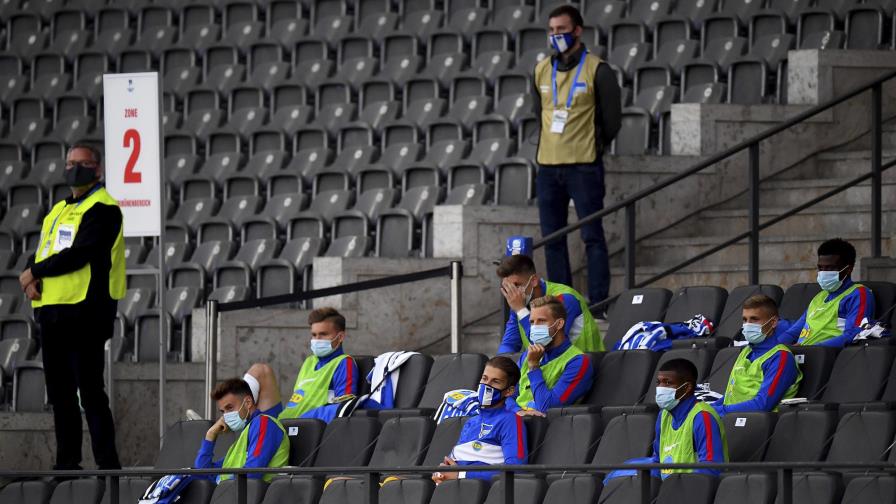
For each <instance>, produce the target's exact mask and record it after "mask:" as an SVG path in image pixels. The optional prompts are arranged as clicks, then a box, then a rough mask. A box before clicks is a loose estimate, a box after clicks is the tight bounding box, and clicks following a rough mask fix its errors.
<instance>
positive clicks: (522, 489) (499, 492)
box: [485, 478, 547, 504]
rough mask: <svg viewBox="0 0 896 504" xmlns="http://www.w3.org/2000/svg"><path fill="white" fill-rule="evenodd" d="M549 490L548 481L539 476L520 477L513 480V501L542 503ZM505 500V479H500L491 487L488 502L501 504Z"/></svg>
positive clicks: (486, 501) (486, 499)
mask: <svg viewBox="0 0 896 504" xmlns="http://www.w3.org/2000/svg"><path fill="white" fill-rule="evenodd" d="M546 491H547V483H545V481H544V480H542V479H538V478H532V479H524V478H518V479H515V480H514V482H513V502H515V503H516V502H518V503H520V504H541V502H542V499H543V498H544V495H545V492H546ZM503 502H504V481H503V480H498V481H497V482H495V483H494V484H493V485H492V487H491V488H490V489H489V492H488V497H486V498H485V503H486V504H501V503H503Z"/></svg>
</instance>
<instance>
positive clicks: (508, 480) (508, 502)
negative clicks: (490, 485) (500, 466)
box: [501, 471, 515, 504]
mask: <svg viewBox="0 0 896 504" xmlns="http://www.w3.org/2000/svg"><path fill="white" fill-rule="evenodd" d="M501 476H502V479H503V480H504V503H503V504H513V500H514V497H515V495H513V486H514V485H513V471H504V472H502V473H501Z"/></svg>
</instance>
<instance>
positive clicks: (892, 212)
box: [657, 206, 896, 238]
mask: <svg viewBox="0 0 896 504" xmlns="http://www.w3.org/2000/svg"><path fill="white" fill-rule="evenodd" d="M789 210H790V208H760V210H759V216H760V217H759V222H760V223H762V222H766V221H768V220H770V219H772V218H774V217H777V216H779V215H782V214H783V213H785V212H787V211H789ZM882 218H883V229H884V230H885V231H886V230H896V208H892V207H889V208H888V207H884V211H883V217H882ZM749 220H750V214H749V210H747V209H726V210H707V211H705V212H701V213H700V214H699V215H697V216H695V217H692V218H690V219H688V220H687V221H686V222H685V223H682V224H681V225H679V226H676V227H675V228H673V229H670V230H667V231H664V232H663V233H661V234H659V235H658V236H657V237H659V238H672V237H691V236H721V237H727V236H732V235H733V234H735V233H738V232H744V231H747V229H748V227H749V225H750V222H749ZM806 230H812V232H813V233H816V234H822V233H827V234H829V235H831V236H833V235H834V234H837V233H842V231H843V230H849V231H854V232H856V233H870V230H871V213H870V212H869V208H868V207H867V206H865V207H858V206H849V207H811V208H807V209H806V210H803V211H802V212H800V213H798V214H796V215H793V216H791V217H788V218H787V219H785V220H783V221H781V222H779V223H777V224H775V225H773V226H771V227H769V228H766V229H765V230H763V231H762V233H761V235H762V236H798V235H800V234H802V233H805V232H806Z"/></svg>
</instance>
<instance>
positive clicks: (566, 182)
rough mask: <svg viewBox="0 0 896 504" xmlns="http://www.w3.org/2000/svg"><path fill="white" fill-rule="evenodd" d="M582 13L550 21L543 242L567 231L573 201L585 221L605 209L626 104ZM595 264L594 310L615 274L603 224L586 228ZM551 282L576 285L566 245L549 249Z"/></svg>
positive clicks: (541, 182) (542, 74)
mask: <svg viewBox="0 0 896 504" xmlns="http://www.w3.org/2000/svg"><path fill="white" fill-rule="evenodd" d="M583 24H584V21H583V20H582V14H581V13H579V11H578V9H576V8H575V7H573V6H571V5H561V6H559V7H557V8H556V9H554V10H553V11H551V13H550V14H549V16H548V34H549V42H550V44H551V46H552V47H553V48H554V50H555V51H556V53H555V54H554V55H553V56H551V57H550V58H545V59H543V60H542V61H540V62H539V63H538V64H537V65H535V69H534V84H535V88H534V90H533V91H534V98H535V115H536V116H537V117H540V118H541V121H540V123H539V124H540V128H541V133H540V135H539V140H538V154H537V156H536V157H537V161H538V175H537V176H536V180H535V189H536V196H537V198H538V214H539V218H540V220H541V235H542V236H547V235H549V234H551V233H553V232H554V231H557V230H558V229H560V228H563V227H565V226H566V225H567V216H568V215H569V200H570V198H571V199H572V201H573V203H574V204H575V208H576V214H577V215H578V217H579V219H581V218H583V217H585V216H587V215H590V214H593V213H595V212H597V211H599V210H601V209H602V208H603V205H604V203H603V200H604V165H603V159H602V156H603V153H604V151H605V150H606V148H607V147H608V146H609V145H610V143H611V142H612V141H613V138H615V137H616V133H618V132H619V128H620V125H621V121H622V119H621V118H622V112H621V111H622V104H621V98H620V91H619V84H618V82H617V81H616V74H615V73H614V72H613V69H612V68H610V65H608V64H606V63H605V62H603V61H602V60H601V59H600V58H599V57H598V56H597V55H595V54H592V53H590V52H589V51H588V48H587V47H585V45H584V44H583V43H582V40H581V36H582V27H583ZM581 232H582V240H583V241H584V242H585V254H586V256H587V260H588V297H589V300H590V304H594V303H598V302H600V301H603V300H604V299H606V298H607V293H608V292H609V288H610V267H609V261H608V256H607V242H606V240H605V238H604V229H603V225H602V224H601V221H600V219H597V220H595V221H592V222H590V223H588V224H586V225H584V226H582V228H581ZM545 256H546V258H547V270H548V278H550V279H551V280H552V281H555V282H559V283H561V284H566V285H571V284H572V272H571V270H570V266H569V251H568V250H567V245H566V237H563V238H561V239H558V240H555V241H552V242H550V243H548V244H547V245H545Z"/></svg>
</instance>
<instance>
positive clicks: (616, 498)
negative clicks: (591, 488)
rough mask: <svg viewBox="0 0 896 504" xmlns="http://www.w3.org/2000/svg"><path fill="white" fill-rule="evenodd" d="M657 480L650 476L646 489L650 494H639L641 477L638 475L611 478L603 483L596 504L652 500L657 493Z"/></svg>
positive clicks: (623, 503)
mask: <svg viewBox="0 0 896 504" xmlns="http://www.w3.org/2000/svg"><path fill="white" fill-rule="evenodd" d="M659 487H660V485H659V480H658V479H656V478H650V483H649V484H648V485H647V490H648V492H650V495H649V496H647V497H646V498H645V497H644V496H642V495H641V479H640V478H638V477H621V478H613V479H611V480H610V481H608V482H607V484H606V485H604V488H603V490H602V491H601V493H600V497H599V498H598V499H597V504H628V503H630V502H653V500H654V499H655V498H656V496H657V494H658V493H659Z"/></svg>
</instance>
